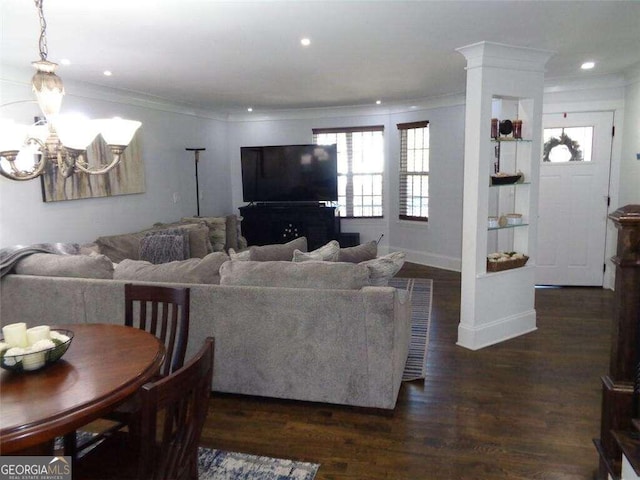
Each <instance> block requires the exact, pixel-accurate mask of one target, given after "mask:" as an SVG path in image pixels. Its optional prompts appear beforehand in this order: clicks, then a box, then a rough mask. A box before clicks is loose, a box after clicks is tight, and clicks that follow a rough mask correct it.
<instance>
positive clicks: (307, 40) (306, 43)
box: [300, 37, 311, 47]
mask: <svg viewBox="0 0 640 480" xmlns="http://www.w3.org/2000/svg"><path fill="white" fill-rule="evenodd" d="M300 45H302V46H303V47H308V46H309V45H311V39H310V38H306V37H305V38H303V39H302V40H300Z"/></svg>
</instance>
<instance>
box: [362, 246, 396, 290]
mask: <svg viewBox="0 0 640 480" xmlns="http://www.w3.org/2000/svg"><path fill="white" fill-rule="evenodd" d="M405 257H406V253H404V252H392V253H390V254H388V255H385V256H383V257H378V258H374V259H373V260H367V261H365V262H361V263H359V265H363V266H366V267H367V268H368V269H369V279H370V281H371V285H375V286H386V285H388V284H389V280H390V279H391V277H393V276H394V275H395V274H396V273H398V271H400V269H401V268H402V265H403V264H404V259H405Z"/></svg>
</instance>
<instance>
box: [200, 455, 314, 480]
mask: <svg viewBox="0 0 640 480" xmlns="http://www.w3.org/2000/svg"><path fill="white" fill-rule="evenodd" d="M319 466H320V465H318V464H317V463H306V462H295V461H293V460H283V459H280V458H271V457H257V456H255V455H247V454H244V453H234V452H223V451H221V450H209V449H208V448H200V449H199V452H198V478H199V480H312V479H313V478H314V477H315V476H316V472H317V471H318V467H319Z"/></svg>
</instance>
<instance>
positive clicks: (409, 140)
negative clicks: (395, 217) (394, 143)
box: [398, 121, 429, 222]
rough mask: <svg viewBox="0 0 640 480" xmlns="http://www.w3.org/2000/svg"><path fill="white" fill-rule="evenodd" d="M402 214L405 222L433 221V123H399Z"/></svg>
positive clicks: (400, 215) (401, 216)
mask: <svg viewBox="0 0 640 480" xmlns="http://www.w3.org/2000/svg"><path fill="white" fill-rule="evenodd" d="M398 130H399V132H400V199H399V201H400V214H399V218H400V219H402V220H415V221H419V222H426V221H427V220H428V219H429V122H428V121H423V122H412V123H399V124H398Z"/></svg>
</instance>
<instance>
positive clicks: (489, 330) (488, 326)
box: [456, 310, 537, 350]
mask: <svg viewBox="0 0 640 480" xmlns="http://www.w3.org/2000/svg"><path fill="white" fill-rule="evenodd" d="M535 330H537V327H536V311H535V310H529V311H526V312H522V313H519V314H517V315H512V316H509V317H505V318H500V319H498V320H495V321H493V322H490V323H485V324H483V325H478V326H477V327H471V326H468V325H463V324H462V323H461V324H459V325H458V341H457V343H456V345H459V346H461V347H464V348H468V349H469V350H479V349H481V348H484V347H488V346H489V345H494V344H496V343H500V342H504V341H505V340H509V339H511V338H515V337H519V336H520V335H524V334H525V333H530V332H533V331H535Z"/></svg>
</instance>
